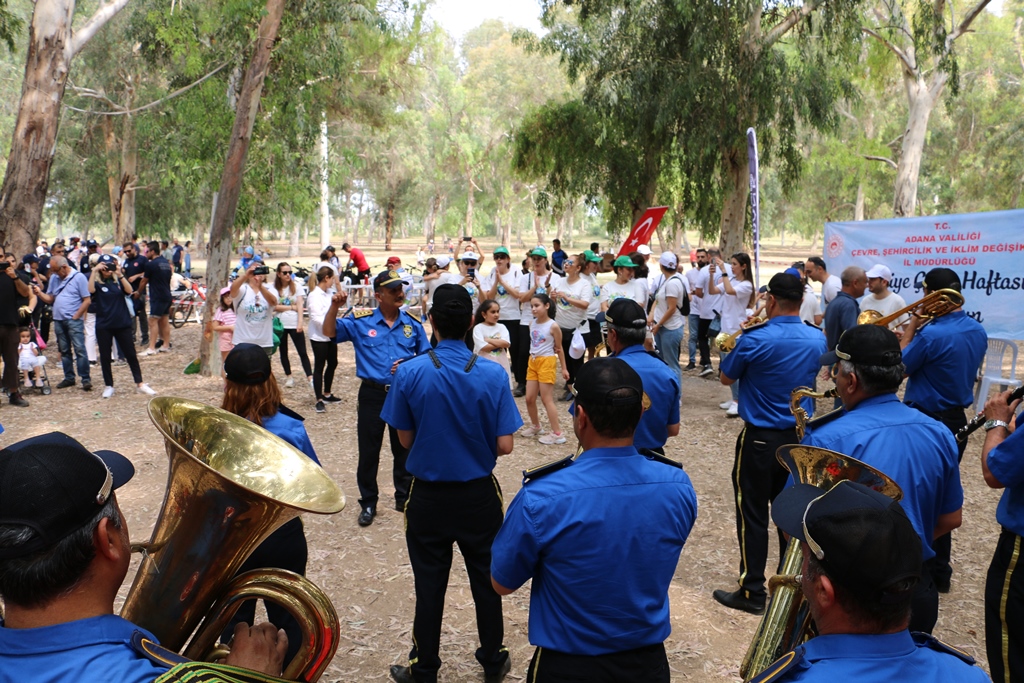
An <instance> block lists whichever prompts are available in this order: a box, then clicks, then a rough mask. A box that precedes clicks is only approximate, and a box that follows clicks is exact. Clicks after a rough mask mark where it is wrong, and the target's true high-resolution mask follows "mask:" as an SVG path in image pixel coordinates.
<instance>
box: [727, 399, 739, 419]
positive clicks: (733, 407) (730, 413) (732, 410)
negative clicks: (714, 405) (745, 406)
mask: <svg viewBox="0 0 1024 683" xmlns="http://www.w3.org/2000/svg"><path fill="white" fill-rule="evenodd" d="M725 416H726V417H739V416H740V404H739V403H737V402H736V401H731V402H730V403H729V409H728V410H727V411H725Z"/></svg>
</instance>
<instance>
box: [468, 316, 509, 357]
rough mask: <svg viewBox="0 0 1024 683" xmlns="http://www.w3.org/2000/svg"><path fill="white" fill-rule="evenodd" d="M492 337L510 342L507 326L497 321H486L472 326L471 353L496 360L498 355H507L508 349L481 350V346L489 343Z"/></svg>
mask: <svg viewBox="0 0 1024 683" xmlns="http://www.w3.org/2000/svg"><path fill="white" fill-rule="evenodd" d="M492 339H500V340H503V341H507V342H509V343H510V344H511V343H512V337H511V336H510V335H509V333H508V328H507V327H505V326H504V325H502V324H501V323H498V324H497V325H488V324H487V323H480V324H479V325H476V326H475V327H473V353H475V354H477V355H479V356H483V357H484V358H490V359H491V360H497V357H498V356H502V355H508V349H494V350H493V351H483V348H484V347H485V346H487V345H488V344H489V343H490V340H492Z"/></svg>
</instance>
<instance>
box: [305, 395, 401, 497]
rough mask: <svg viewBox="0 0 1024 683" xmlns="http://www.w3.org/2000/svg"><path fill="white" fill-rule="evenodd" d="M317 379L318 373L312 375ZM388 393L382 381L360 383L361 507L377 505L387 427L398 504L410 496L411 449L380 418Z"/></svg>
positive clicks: (358, 477)
mask: <svg viewBox="0 0 1024 683" xmlns="http://www.w3.org/2000/svg"><path fill="white" fill-rule="evenodd" d="M313 379H314V381H315V380H316V376H315V375H314V377H313ZM387 396H388V394H387V391H386V390H385V387H384V385H383V384H375V383H373V382H368V381H366V380H363V382H362V384H360V385H359V398H358V403H357V405H356V435H357V437H358V442H359V464H358V466H357V467H356V485H358V486H359V507H360V508H367V507H370V508H373V509H375V510H376V509H377V498H378V497H379V491H378V489H377V470H378V468H379V467H380V447H381V446H382V445H383V444H384V430H385V429H387V430H388V437H389V438H390V441H391V454H392V455H394V457H395V464H394V469H393V478H394V482H395V508H396V509H397V510H398V511H399V512H401V511H402V509H403V508H404V507H405V501H406V500H407V499H408V498H409V484H410V483H412V475H411V474H409V471H408V470H406V469H405V460H406V458H408V457H409V450H408V449H407V448H405V447H404V446H403V445H402V442H401V441H399V440H398V431H397V430H396V429H395V428H394V427H390V426H388V425H387V424H386V423H385V422H384V420H382V419H380V411H381V410H382V409H383V408H384V399H386V398H387Z"/></svg>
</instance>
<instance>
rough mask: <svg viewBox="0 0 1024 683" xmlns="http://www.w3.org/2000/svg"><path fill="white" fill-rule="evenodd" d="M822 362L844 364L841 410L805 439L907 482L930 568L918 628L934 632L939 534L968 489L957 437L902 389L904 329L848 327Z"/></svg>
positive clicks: (839, 382) (955, 517)
mask: <svg viewBox="0 0 1024 683" xmlns="http://www.w3.org/2000/svg"><path fill="white" fill-rule="evenodd" d="M821 363H822V365H833V364H836V365H837V368H836V391H837V392H838V394H839V399H840V400H841V401H842V403H843V408H842V410H840V411H837V412H834V413H829V414H828V415H825V416H822V417H821V418H819V419H818V420H812V421H811V422H810V423H809V424H808V433H807V435H806V436H805V437H804V440H803V443H805V444H807V445H808V446H817V447H819V448H827V449H829V450H832V451H837V452H839V453H844V454H846V455H849V456H850V457H853V458H857V459H858V460H862V461H864V462H866V463H867V464H869V465H871V466H872V467H875V468H877V469H879V470H881V471H882V472H884V473H886V474H887V475H889V476H890V477H892V479H893V480H894V481H895V482H896V483H897V484H899V486H900V488H902V489H903V500H902V504H903V509H904V510H905V511H906V513H907V516H908V517H909V518H910V521H911V523H912V524H913V525H914V528H915V529H917V533H918V536H920V538H921V551H922V553H921V559H922V561H923V563H924V565H925V568H926V571H924V572H923V573H922V576H921V581H920V582H919V583H918V585H917V591H916V594H915V596H914V615H913V617H912V619H911V622H910V628H911V630H912V631H924V632H926V633H930V632H931V630H932V628H933V627H934V626H935V621H936V619H938V614H939V611H938V610H939V594H938V592H937V591H936V588H935V582H934V581H933V579H932V573H931V565H932V562H933V558H934V557H935V551H934V550H933V549H932V539H933V538H938V537H939V536H940V535H942V534H944V533H947V532H949V531H950V530H952V529H955V528H956V527H958V526H960V521H961V508H962V507H963V502H964V494H963V488H961V485H960V468H959V467H958V466H957V461H956V444H955V443H954V440H953V435H952V434H950V433H949V430H948V429H946V428H945V427H943V426H942V424H941V423H940V422H939V421H938V420H935V419H932V418H930V417H928V416H927V415H925V414H924V413H921V412H920V411H917V410H914V409H913V408H909V407H907V406H905V405H903V404H902V403H900V401H899V399H898V398H897V397H896V392H897V391H898V390H899V387H900V384H901V383H902V381H903V363H902V361H901V354H900V346H899V342H898V341H897V340H896V335H895V334H893V333H892V332H891V331H889V330H888V329H887V328H885V327H880V326H878V325H858V326H856V327H853V328H851V329H849V330H847V331H846V333H845V334H844V335H843V336H842V337H841V338H840V340H839V344H838V345H837V346H836V348H835V349H834V350H833V351H830V352H829V353H828V354H826V355H825V356H823V357H822V359H821Z"/></svg>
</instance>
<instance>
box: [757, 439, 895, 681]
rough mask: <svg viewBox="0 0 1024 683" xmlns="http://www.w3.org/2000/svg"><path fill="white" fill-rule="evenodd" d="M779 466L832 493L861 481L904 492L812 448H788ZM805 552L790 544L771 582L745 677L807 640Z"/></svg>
mask: <svg viewBox="0 0 1024 683" xmlns="http://www.w3.org/2000/svg"><path fill="white" fill-rule="evenodd" d="M776 457H777V458H778V459H779V462H781V463H782V465H783V466H784V467H785V468H786V469H788V470H789V471H790V473H791V474H792V475H793V479H794V480H795V481H797V482H800V483H802V484H811V485H813V486H817V487H818V488H820V489H822V491H828V490H829V489H831V488H832V487H833V486H835V485H836V484H838V483H839V482H840V481H845V480H849V481H855V482H857V483H858V484H863V485H865V486H867V487H870V488H873V489H875V490H876V491H879V492H881V493H884V494H885V495H887V496H889V497H890V498H892V499H893V500H899V499H900V498H902V497H903V491H902V490H900V487H899V486H898V485H897V484H896V482H894V481H893V480H892V479H890V478H889V477H888V476H886V475H885V474H883V473H882V472H880V471H879V470H876V469H875V468H873V467H871V466H870V465H867V464H865V463H863V462H861V461H860V460H856V459H854V458H851V457H849V456H846V455H843V454H842V453H836V452H835V451H830V450H827V449H824V448H814V447H812V446H797V445H793V446H782V447H781V448H779V450H778V452H777V453H776ZM803 561H804V558H803V552H802V550H801V549H800V544H799V543H790V544H789V545H788V546H787V547H786V553H785V555H784V556H783V560H782V571H781V573H780V574H779V575H777V576H773V577H772V578H771V580H770V581H769V582H768V589H769V591H770V592H771V599H770V601H769V603H768V609H767V610H765V613H764V616H763V617H761V623H760V624H759V625H758V627H757V631H755V633H754V639H753V640H752V641H751V643H750V647H749V648H748V649H747V654H746V656H745V657H744V658H743V663H742V664H741V665H740V675H741V676H742V677H743V680H744V681H749V680H750V679H752V678H753V677H754V676H756V675H757V674H759V673H761V672H762V671H764V670H765V669H766V668H768V665H770V664H771V663H772V662H774V661H775V660H776V659H778V658H779V657H781V656H782V655H784V654H785V653H786V652H788V651H789V650H792V649H793V648H794V647H796V646H797V645H799V644H800V643H801V642H803V640H804V639H805V636H806V634H807V630H808V627H809V626H810V621H811V616H810V614H809V613H808V611H807V606H806V604H805V603H806V600H805V599H804V595H803V593H802V592H801V589H800V576H799V574H800V570H801V567H802V566H803Z"/></svg>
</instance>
